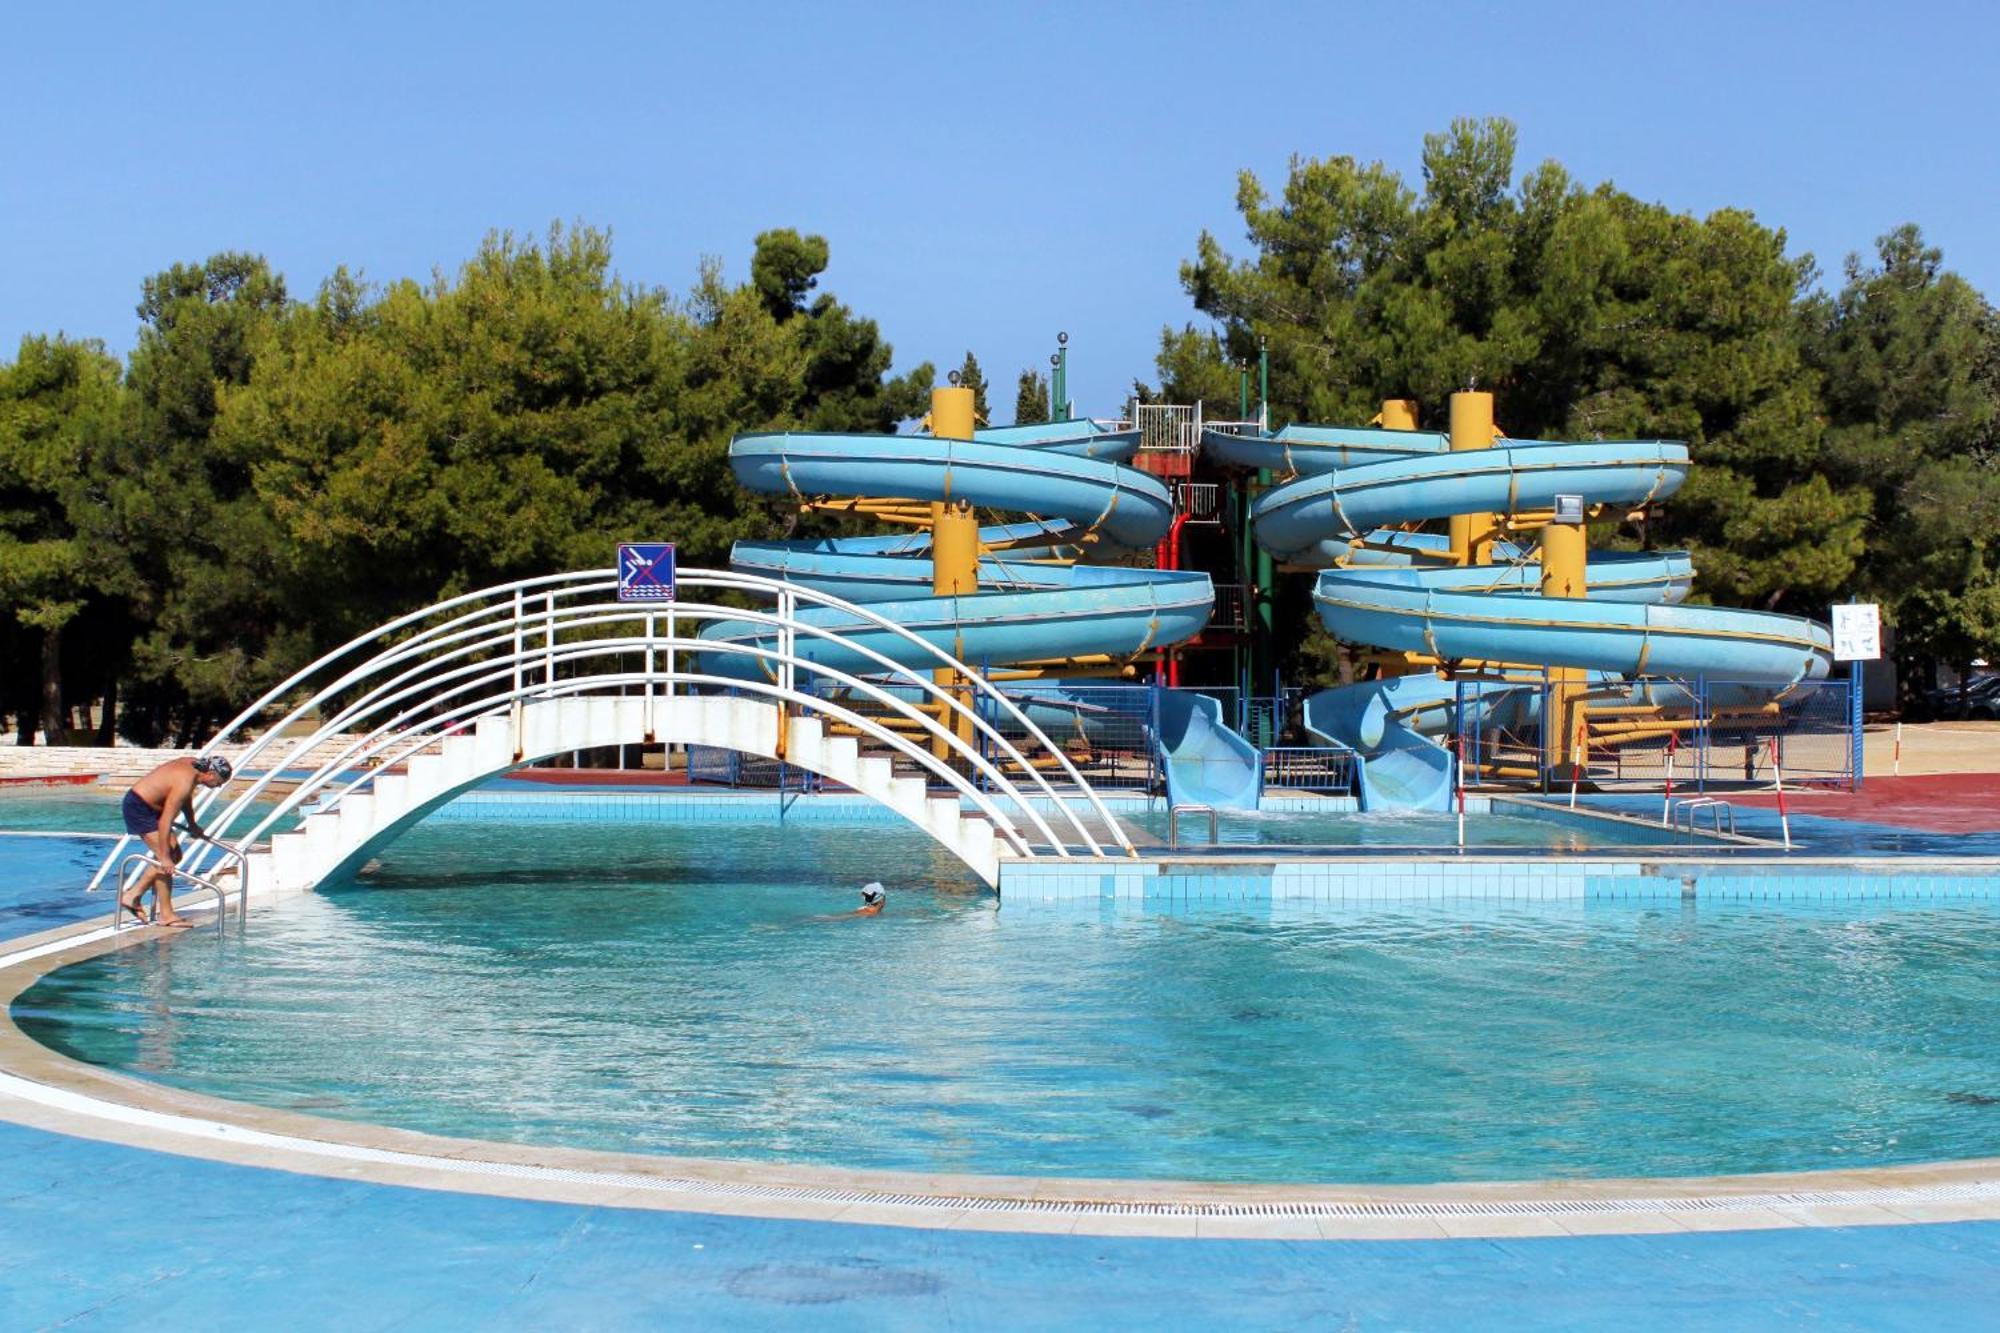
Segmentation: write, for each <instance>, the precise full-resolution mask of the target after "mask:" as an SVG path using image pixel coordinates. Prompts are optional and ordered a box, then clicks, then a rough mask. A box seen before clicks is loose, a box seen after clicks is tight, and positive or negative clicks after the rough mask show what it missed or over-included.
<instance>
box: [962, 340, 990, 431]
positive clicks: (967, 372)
mask: <svg viewBox="0 0 2000 1333" xmlns="http://www.w3.org/2000/svg"><path fill="white" fill-rule="evenodd" d="M958 387H959V388H961V389H970V390H972V415H973V418H974V419H975V420H976V421H978V422H979V424H980V425H982V426H987V425H991V424H992V422H993V418H992V417H991V415H989V413H988V412H987V408H986V376H985V375H984V374H982V373H980V369H979V358H978V357H976V356H974V355H973V354H972V353H971V352H967V353H966V354H965V360H964V361H962V362H960V363H959V367H958Z"/></svg>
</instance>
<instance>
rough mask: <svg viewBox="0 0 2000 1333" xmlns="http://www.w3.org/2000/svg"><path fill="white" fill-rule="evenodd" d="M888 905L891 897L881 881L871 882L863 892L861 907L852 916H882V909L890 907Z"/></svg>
mask: <svg viewBox="0 0 2000 1333" xmlns="http://www.w3.org/2000/svg"><path fill="white" fill-rule="evenodd" d="M888 903H889V895H888V893H887V891H886V890H884V889H883V887H882V884H881V881H880V880H870V881H869V882H868V884H867V885H866V887H864V888H863V889H862V890H861V906H859V907H857V908H855V909H854V911H853V912H852V913H850V915H852V916H880V915H882V909H883V908H884V907H886V906H888Z"/></svg>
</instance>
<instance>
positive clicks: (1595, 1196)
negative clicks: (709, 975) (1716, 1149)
mask: <svg viewBox="0 0 2000 1333" xmlns="http://www.w3.org/2000/svg"><path fill="white" fill-rule="evenodd" d="M66 934H68V935H69V936H70V937H71V938H69V939H64V938H61V937H60V936H59V937H58V938H56V939H53V940H50V939H42V940H38V941H36V942H34V943H33V944H32V947H28V948H23V949H17V950H15V951H13V952H12V953H11V954H8V955H6V956H0V1003H5V1004H9V1005H11V1003H12V1001H13V999H14V997H15V996H17V995H18V994H19V993H20V992H21V991H22V990H24V989H25V988H26V987H27V986H28V985H29V984H31V983H32V982H33V980H34V979H35V978H36V977H38V976H40V975H41V974H43V973H44V972H47V971H50V970H53V969H54V968H57V967H61V966H65V965H67V964H69V963H73V962H77V961H81V960H82V959H83V958H87V957H91V956H94V955H96V954H99V953H102V952H104V951H106V950H109V949H115V948H119V947H122V946H124V945H126V944H128V943H131V942H136V941H137V940H138V939H140V938H143V937H144V936H145V935H147V934H150V932H141V931H125V932H122V933H118V934H115V935H114V934H113V933H112V932H109V931H107V930H105V929H103V928H102V927H97V926H83V927H78V928H73V930H72V931H70V932H66ZM0 1115H5V1116H7V1117H8V1118H12V1119H17V1120H21V1121H23V1122H25V1123H30V1124H35V1125H39V1126H42V1127H45V1128H51V1129H59V1130H64V1131H66V1132H75V1133H81V1134H84V1135H87V1136H89V1137H94V1138H104V1139H108V1140H111V1141H115V1142H121V1143H125V1144H127V1145H130V1146H134V1147H146V1148H155V1149H160V1150H164V1151H170V1152H177V1153H187V1154H191V1155H195V1156H202V1157H209V1158H212V1159H215V1160H220V1161H231V1162H238V1163H242V1164H247V1165H259V1166H279V1167H283V1168H285V1169H289V1170H293V1171H299V1172H304V1173H308V1174H318V1175H331V1176H336V1177H339V1178H343V1179H364V1180H371V1181H375V1182H377V1183H380V1184H387V1185H413V1186H419V1187H423V1188H429V1189H443V1190H469V1191H473V1192H478V1193H484V1194H496V1195H504V1196H510V1197H525V1198H535V1199H544V1200H559V1201H563V1202H569V1203H577V1204H586V1205H591V1206H611V1207H629V1208H647V1209H659V1210H668V1211H691V1212H702V1211H718V1212H727V1213H731V1214H735V1215H744V1216H760V1217H768V1218H787V1219H793V1220H814V1221H838V1222H850V1223H869V1224H876V1225H889V1226H899V1227H911V1228H918V1229H941V1230H978V1231H1014V1230H1026V1231H1038V1232H1039V1231H1046V1230H1048V1229H1050V1227H1051V1225H1059V1226H1060V1227H1061V1229H1062V1230H1065V1231H1067V1232H1070V1233H1073V1234H1079V1235H1154V1236H1182V1237H1204V1238H1236V1239H1259V1238H1272V1237H1275V1236H1280V1235H1282V1236H1285V1237H1287V1238H1290V1239H1295V1240H1308V1239H1325V1240H1359V1239H1371V1240H1384V1239H1424V1238H1435V1237H1437V1236H1440V1235H1446V1236H1454V1237H1461V1238H1473V1237H1487V1238H1498V1237H1506V1236H1521V1235H1575V1234H1589V1235H1604V1234H1647V1233H1666V1234H1671V1233H1676V1232H1686V1231H1693V1230H1710V1229H1728V1228H1731V1227H1733V1226H1736V1225H1741V1226H1742V1227H1744V1228H1766V1227H1777V1226H1893V1225H1898V1224H1903V1223H1908V1222H1912V1221H1962V1220H1971V1219H1979V1220H2000V1160H1981V1161H1971V1162H1958V1163H1939V1164H1926V1165H1917V1166H1903V1167H1882V1168H1874V1169H1868V1170H1860V1171H1840V1172H1831V1171H1829V1172H1810V1173H1796V1174H1787V1175H1765V1176H1754V1175H1753V1176H1730V1177H1710V1178H1696V1179H1674V1180H1625V1181H1620V1180H1594V1181H1592V1180H1577V1181H1541V1182H1511V1183H1509V1182H1503V1183H1490V1184H1456V1183H1454V1184H1443V1185H1421V1186H1366V1187H1342V1186H1262V1185H1228V1184H1202V1183H1192V1182H1175V1181H1126V1180H1111V1181H1088V1180H1074V1179H1065V1178H1030V1177H1021V1178H1010V1177H987V1176H960V1175H948V1174H926V1173H912V1172H893V1171H857V1170H841V1169H836V1168H820V1167H811V1166H801V1165H782V1166H780V1165H771V1164H763V1163H748V1162H739V1161H717V1160H705V1159H690V1158H669V1157H656V1156H649V1155H637V1154H623V1153H606V1152H589V1151H582V1150H574V1149H560V1148H546V1147H534V1146H523V1145H516V1144H505V1143H492V1142H481V1141H475V1140H465V1139H451V1138H442V1137H438V1136H433V1135H426V1134H420V1133H413V1132H409V1131H404V1130H397V1129H390V1128H386V1127H381V1126H372V1125H360V1124H354V1123H350V1122H345V1121H335V1120H327V1119H322V1118H319V1117H313V1116H306V1115H300V1114H297V1113H294V1112H288V1111H280V1110H274V1109H269V1108H262V1107H254V1106H248V1105H245V1104H242V1103H234V1102H228V1101H223V1100H221V1099H217V1098H211V1097H206V1096H202V1095H199V1094H195V1093H190V1092H186V1091H182V1090H176V1089H171V1088H167V1087H164V1086H161V1085H156V1084H152V1083H148V1082H145V1081H143V1080H139V1079H135V1078H131V1077H129V1076H125V1075H121V1074H117V1073H113V1072H110V1071H106V1070H102V1069H98V1068H95V1067H93V1066H90V1065H86V1064H82V1063H80V1062H77V1061H73V1060H70V1059H68V1058H67V1057H64V1056H62V1055H60V1054H58V1053H56V1052H54V1051H52V1050H49V1049H48V1048H46V1047H43V1046H41V1045H40V1044H39V1043H37V1042H35V1041H33V1040H32V1039H31V1038H29V1037H27V1036H26V1035H25V1034H23V1033H22V1032H20V1031H19V1029H17V1028H15V1027H14V1026H13V1025H12V1024H11V1023H8V1024H7V1025H6V1026H5V1027H4V1029H0Z"/></svg>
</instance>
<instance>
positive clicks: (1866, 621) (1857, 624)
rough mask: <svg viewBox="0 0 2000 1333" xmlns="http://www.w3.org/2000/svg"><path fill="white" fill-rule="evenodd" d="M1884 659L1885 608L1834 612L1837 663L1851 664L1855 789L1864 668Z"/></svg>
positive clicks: (1856, 606) (1859, 605) (1865, 605)
mask: <svg viewBox="0 0 2000 1333" xmlns="http://www.w3.org/2000/svg"><path fill="white" fill-rule="evenodd" d="M1881 656H1882V608H1881V607H1880V606H1878V605H1876V604H1875V603H1874V602H1841V603H1838V604H1836V605H1835V606H1834V608H1833V660H1834V661H1836V662H1849V663H1852V664H1853V665H1852V666H1851V667H1850V668H1849V670H1848V680H1847V690H1848V700H1847V725H1848V765H1849V768H1850V771H1851V772H1852V775H1853V776H1852V780H1851V785H1852V786H1853V787H1854V788H1855V789H1856V790H1859V788H1860V786H1861V777H1862V772H1861V770H1862V767H1863V755H1862V747H1861V686H1862V680H1863V672H1864V670H1865V668H1864V666H1863V664H1864V663H1867V662H1873V661H1876V660H1878V659H1879V658H1880V657H1881Z"/></svg>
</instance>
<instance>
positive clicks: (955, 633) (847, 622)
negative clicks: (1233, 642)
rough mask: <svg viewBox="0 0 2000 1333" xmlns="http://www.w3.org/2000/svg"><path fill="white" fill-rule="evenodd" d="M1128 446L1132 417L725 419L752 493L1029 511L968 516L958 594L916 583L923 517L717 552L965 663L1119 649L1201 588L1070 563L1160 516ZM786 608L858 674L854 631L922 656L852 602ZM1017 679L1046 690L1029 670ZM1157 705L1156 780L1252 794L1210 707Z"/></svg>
mask: <svg viewBox="0 0 2000 1333" xmlns="http://www.w3.org/2000/svg"><path fill="white" fill-rule="evenodd" d="M1138 446H1139V437H1138V433H1137V432H1136V431H1112V430H1104V429H1101V428H1099V427H1096V426H1094V425H1093V424H1092V423H1090V422H1082V421H1071V422H1052V423H1047V424H1043V425H1036V426H1010V427H1002V428H999V429H995V430H982V431H979V432H978V433H977V436H976V438H974V439H972V440H969V441H967V440H947V439H939V438H936V437H933V436H927V435H830V434H801V433H786V434H765V435H744V436H739V437H738V438H737V439H736V440H735V441H734V442H733V443H732V444H731V445H730V451H729V452H730V463H731V466H732V467H733V469H734V470H735V473H736V477H737V480H738V481H740V482H741V483H742V484H743V485H744V486H746V487H748V488H749V489H751V490H754V491H759V492H762V493H764V494H774V495H787V494H789V495H792V496H796V497H798V498H799V499H801V500H809V499H822V498H835V497H877V498H896V499H907V500H917V501H927V500H938V501H946V502H956V501H966V502H969V503H971V504H974V505H976V506H979V507H981V508H988V509H997V510H1002V511H1007V512H1011V513H1020V514H1028V515H1032V516H1033V517H1032V518H1031V519H1028V520H1026V521H1022V522H1014V523H1006V524H1000V525H995V526H990V527H984V528H982V529H981V530H980V544H981V547H982V550H983V551H984V554H983V555H982V556H981V558H980V561H979V591H978V592H977V593H975V594H970V595H966V596H956V597H949V596H948V597H939V596H934V595H932V593H931V576H930V564H929V561H928V559H927V558H925V557H927V556H928V555H929V551H930V534H929V533H928V532H916V533H910V534H906V535H899V536H887V537H860V538H845V537H843V538H828V539H824V540H820V541H799V542H789V541H764V542H739V543H737V545H736V548H735V550H734V551H733V552H732V554H731V564H732V565H733V566H735V567H736V568H738V569H742V570H745V571H749V572H754V573H759V574H764V575H767V576H770V577H777V578H784V579H787V580H790V581H793V582H796V583H800V584H803V585H807V586H811V587H814V588H817V589H820V590H822V591H825V592H828V593H831V594H833V595H835V596H838V597H841V598H844V599H846V600H848V601H853V602H858V603H866V604H868V605H869V609H870V610H871V611H874V612H875V613H877V614H879V615H883V616H886V617H887V618H889V619H891V620H893V621H895V622H896V623H898V624H900V625H901V626H903V627H904V628H905V629H909V630H914V631H915V632H916V633H917V634H919V635H920V636H922V637H923V638H924V639H926V640H928V641H929V642H931V643H933V644H935V645H936V646H938V647H940V648H943V649H945V650H946V651H948V652H951V653H953V654H954V655H956V656H958V657H959V658H961V659H962V660H964V661H966V662H969V663H971V664H973V665H975V666H979V667H981V668H992V667H1003V666H1017V665H1021V664H1027V663H1045V662H1057V661H1074V660H1076V659H1093V658H1100V657H1103V658H1110V659H1112V660H1113V661H1117V660H1120V659H1129V658H1132V657H1134V656H1137V655H1138V654H1140V653H1143V652H1146V651H1149V650H1152V649H1157V648H1165V647H1169V646H1171V645H1173V644H1176V643H1180V642H1182V641H1184V640H1186V639H1189V638H1191V637H1193V636H1194V635H1195V634H1198V633H1199V632H1200V631H1201V630H1202V628H1203V627H1204V626H1205V625H1206V624H1207V622H1208V618H1209V615H1210V613H1211V611H1212V610H1213V607H1214V599H1215V593H1214V588H1213V587H1212V585H1211V584H1210V582H1209V578H1208V576H1207V575H1206V574H1202V573H1194V572H1182V571H1170V570H1152V569H1128V568H1122V567H1118V566H1093V565H1079V564H1075V563H1070V561H1072V560H1073V559H1074V557H1075V555H1076V554H1077V552H1078V551H1079V550H1080V549H1082V548H1083V546H1084V544H1085V543H1087V542H1091V541H1096V542H1101V543H1104V544H1108V545H1111V546H1115V547H1125V548H1140V547H1147V546H1150V545H1152V544H1153V543H1155V542H1157V541H1158V540H1159V539H1160V538H1161V537H1162V536H1164V535H1165V533H1166V531H1167V528H1168V526H1169V524H1170V523H1171V522H1172V520H1173V501H1172V497H1171V495H1170V494H1169V492H1168V491H1167V488H1166V487H1165V486H1164V485H1162V484H1161V483H1160V482H1159V481H1157V480H1156V479H1154V478H1153V477H1151V476H1149V475H1148V474H1146V473H1144V472H1140V471H1138V470H1137V469H1135V468H1131V467H1127V466H1125V463H1126V461H1127V460H1129V459H1130V458H1131V457H1132V456H1133V454H1134V453H1135V452H1136V451H1137V449H1138ZM803 618H804V619H805V620H806V621H807V622H808V623H811V624H815V625H820V626H823V627H825V628H828V629H833V630H836V631H838V632H839V639H838V640H827V639H821V640H817V641H815V640H814V639H813V638H812V637H811V636H806V637H802V638H801V639H800V640H799V651H800V653H801V654H802V655H804V656H807V657H809V658H811V659H812V660H814V661H818V662H821V663H824V664H826V665H829V666H835V667H838V668H840V669H843V670H848V671H853V672H858V673H862V674H866V673H868V672H871V671H873V670H876V669H878V668H876V667H874V666H872V665H871V664H870V663H869V662H868V661H867V659H866V658H865V657H864V655H863V654H861V653H859V652H857V651H855V650H854V648H853V646H852V645H856V644H859V645H865V646H866V647H868V648H871V649H873V650H875V651H877V652H880V653H882V654H884V655H885V656H888V657H889V658H891V659H892V660H895V661H898V662H902V663H904V664H906V665H923V664H922V663H920V662H917V661H915V660H914V655H913V653H912V651H911V649H910V646H909V645H908V644H907V642H905V641H903V640H901V639H900V638H899V636H896V635H893V634H890V633H888V632H885V631H880V630H875V629H870V628H868V627H866V626H865V625H863V624H860V623H858V622H856V620H855V618H854V617H852V616H848V615H844V614H841V613H838V612H834V611H831V610H826V609H813V610H809V611H807V612H805V613H804V616H803ZM705 637H710V638H715V639H719V640H734V641H739V642H763V641H765V640H767V639H768V637H769V631H768V630H764V629H761V628H760V627H758V626H755V625H751V624H747V623H725V624H721V625H716V626H712V627H711V628H710V629H709V630H707V631H706V632H705ZM704 664H705V666H706V668H707V669H710V670H714V671H717V672H720V673H723V674H731V675H744V674H747V673H749V672H752V671H755V670H757V669H758V668H757V666H756V663H755V662H754V661H753V660H752V659H749V658H746V657H742V656H741V655H729V654H720V653H717V654H708V655H705V657H704ZM1023 688H1026V689H1027V690H1028V692H1030V693H1035V692H1043V693H1047V692H1048V690H1047V687H1042V686H1035V687H1023ZM1043 702H1045V703H1047V705H1048V706H1049V707H1050V708H1052V709H1054V710H1055V711H1056V713H1057V714H1060V715H1061V717H1062V719H1064V720H1070V721H1074V720H1076V719H1078V718H1081V717H1083V716H1084V715H1085V714H1086V713H1088V712H1089V709H1090V707H1091V706H1090V705H1087V704H1082V703H1079V702H1078V701H1077V700H1067V701H1065V700H1064V699H1063V698H1062V697H1061V696H1060V692H1059V691H1057V692H1055V693H1052V694H1050V696H1049V698H1048V699H1046V700H1044V701H1043ZM1072 705H1073V706H1072ZM1163 711H1165V710H1163ZM1031 715H1033V714H1032V713H1031ZM1174 720H1175V722H1176V724H1177V725H1176V726H1175V727H1174V728H1172V729H1169V728H1168V727H1166V726H1165V725H1164V724H1162V725H1161V726H1160V727H1159V729H1158V740H1159V743H1160V745H1161V747H1162V759H1163V761H1164V762H1165V765H1166V768H1167V771H1168V775H1169V776H1168V784H1169V794H1170V797H1171V796H1172V793H1173V791H1174V789H1175V785H1176V782H1177V779H1176V777H1175V774H1176V772H1186V773H1189V774H1192V773H1194V772H1196V771H1199V772H1200V773H1201V774H1203V775H1204V781H1205V784H1206V785H1203V786H1202V787H1201V788H1200V790H1201V792H1202V793H1203V795H1202V796H1201V797H1198V798H1197V797H1190V798H1189V799H1199V800H1200V801H1201V803H1202V804H1217V803H1218V802H1221V803H1224V804H1228V805H1230V806H1231V808H1240V807H1241V804H1242V803H1243V802H1245V801H1247V802H1248V804H1249V806H1251V807H1253V808H1254V806H1255V803H1256V789H1257V784H1258V781H1259V780H1260V779H1261V775H1262V764H1261V757H1260V756H1259V755H1258V753H1257V751H1256V750H1255V748H1254V747H1251V746H1250V745H1249V744H1248V743H1247V742H1245V741H1243V740H1242V738H1241V737H1238V736H1236V735H1235V734H1234V733H1233V732H1230V731H1229V729H1228V728H1227V727H1224V726H1223V725H1222V723H1221V719H1220V715H1219V713H1218V714H1217V715H1216V716H1215V717H1214V718H1213V719H1208V718H1204V719H1203V720H1201V721H1192V720H1187V719H1182V718H1181V717H1180V716H1179V712H1178V710H1177V709H1176V710H1175V719H1174ZM1211 723H1212V725H1211ZM1209 797H1213V798H1214V799H1208V798H1209ZM1173 799H1179V798H1177V797H1174V798H1173Z"/></svg>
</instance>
